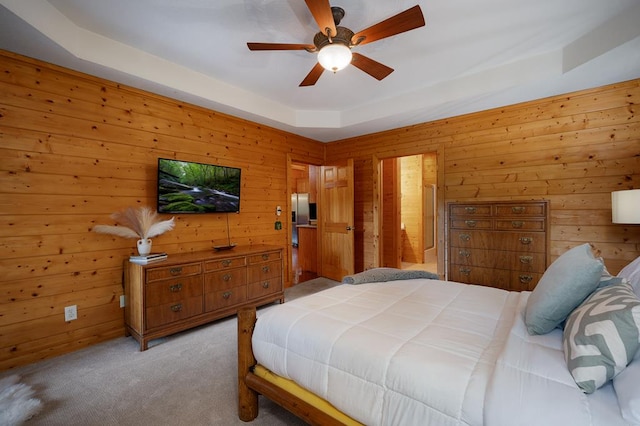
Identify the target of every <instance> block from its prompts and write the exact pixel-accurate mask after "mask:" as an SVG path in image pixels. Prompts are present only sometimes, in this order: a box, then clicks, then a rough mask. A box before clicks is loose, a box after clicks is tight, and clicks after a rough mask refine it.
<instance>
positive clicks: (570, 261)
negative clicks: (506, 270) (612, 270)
mask: <svg viewBox="0 0 640 426" xmlns="http://www.w3.org/2000/svg"><path fill="white" fill-rule="evenodd" d="M603 267H604V265H603V264H602V262H600V261H599V260H598V259H596V258H595V257H593V253H592V252H591V245H589V244H582V245H580V246H577V247H574V248H572V249H571V250H569V251H567V252H565V253H563V254H562V255H561V256H560V257H559V258H557V259H556V260H555V262H553V263H552V264H551V265H550V266H549V267H548V268H547V270H546V271H545V272H544V274H543V275H542V278H540V281H539V282H538V285H536V288H535V289H534V290H533V292H532V293H531V295H530V296H529V300H528V301H527V307H526V309H525V320H524V322H525V324H526V326H527V331H528V332H529V334H547V333H549V332H550V331H551V330H553V329H554V328H556V327H557V326H558V325H560V324H561V323H562V322H563V321H564V320H565V319H566V318H567V317H568V316H569V314H570V313H571V312H572V311H573V310H574V309H575V308H576V307H577V306H578V305H580V303H582V302H583V301H584V299H586V298H587V297H588V296H589V295H590V294H591V293H592V292H593V291H594V290H595V289H596V287H597V286H598V284H599V283H600V277H601V276H602V269H603Z"/></svg>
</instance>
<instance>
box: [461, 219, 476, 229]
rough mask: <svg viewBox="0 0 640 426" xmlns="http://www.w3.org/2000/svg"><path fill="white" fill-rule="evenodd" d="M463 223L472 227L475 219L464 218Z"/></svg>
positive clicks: (474, 224)
mask: <svg viewBox="0 0 640 426" xmlns="http://www.w3.org/2000/svg"><path fill="white" fill-rule="evenodd" d="M464 224H465V225H467V226H468V227H469V228H473V227H475V226H476V221H475V220H465V221H464Z"/></svg>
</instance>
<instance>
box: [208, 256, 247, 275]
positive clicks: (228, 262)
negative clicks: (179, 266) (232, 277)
mask: <svg viewBox="0 0 640 426" xmlns="http://www.w3.org/2000/svg"><path fill="white" fill-rule="evenodd" d="M246 264H247V258H246V257H244V256H241V257H229V258H225V259H216V260H209V261H206V262H204V270H205V272H209V271H219V270H223V269H230V268H240V267H243V266H245V265H246Z"/></svg>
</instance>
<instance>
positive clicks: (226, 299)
mask: <svg viewBox="0 0 640 426" xmlns="http://www.w3.org/2000/svg"><path fill="white" fill-rule="evenodd" d="M246 300H247V287H246V286H240V287H233V288H229V289H227V290H219V291H214V292H211V293H206V294H205V295H204V308H205V310H206V311H207V312H210V311H215V310H216V309H220V308H227V307H229V306H234V305H239V304H241V303H244V302H245V301H246Z"/></svg>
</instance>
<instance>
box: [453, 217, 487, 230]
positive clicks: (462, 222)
mask: <svg viewBox="0 0 640 426" xmlns="http://www.w3.org/2000/svg"><path fill="white" fill-rule="evenodd" d="M492 225H493V222H492V221H491V219H463V218H455V219H452V220H451V227H452V228H456V229H491V227H492Z"/></svg>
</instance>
